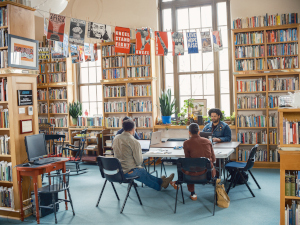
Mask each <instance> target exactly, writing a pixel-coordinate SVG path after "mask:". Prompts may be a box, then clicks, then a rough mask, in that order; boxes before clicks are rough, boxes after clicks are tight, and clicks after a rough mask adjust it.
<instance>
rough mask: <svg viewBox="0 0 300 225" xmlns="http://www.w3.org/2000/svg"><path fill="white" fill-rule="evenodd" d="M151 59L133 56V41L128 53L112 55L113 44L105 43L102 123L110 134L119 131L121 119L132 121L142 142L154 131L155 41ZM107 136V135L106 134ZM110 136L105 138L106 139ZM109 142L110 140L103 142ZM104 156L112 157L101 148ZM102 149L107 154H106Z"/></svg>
mask: <svg viewBox="0 0 300 225" xmlns="http://www.w3.org/2000/svg"><path fill="white" fill-rule="evenodd" d="M150 43H151V51H150V55H137V54H135V40H131V43H130V53H129V54H121V53H120V54H119V53H115V45H114V44H115V43H114V42H106V43H102V44H101V45H100V47H101V49H102V57H101V60H102V69H103V72H102V75H103V77H102V81H101V83H102V84H103V120H104V126H105V129H106V130H109V131H110V134H113V132H114V131H117V130H118V129H121V127H122V119H123V118H124V117H125V116H129V117H131V118H132V119H133V120H134V121H135V124H136V132H137V133H138V135H139V136H140V137H141V138H142V139H150V137H151V133H152V132H153V130H154V120H155V118H156V115H157V111H156V107H154V106H155V105H156V101H157V99H156V98H157V96H156V75H155V55H154V53H155V52H154V40H152V39H151V42H150ZM106 132H107V131H106ZM110 134H107V133H106V135H108V137H109V138H111V136H109V135H110ZM105 141H108V142H109V140H106V139H105ZM103 148H104V149H103V150H104V155H109V156H111V155H113V153H112V152H111V151H112V150H111V149H110V146H103ZM105 148H107V150H109V151H110V152H107V154H105Z"/></svg>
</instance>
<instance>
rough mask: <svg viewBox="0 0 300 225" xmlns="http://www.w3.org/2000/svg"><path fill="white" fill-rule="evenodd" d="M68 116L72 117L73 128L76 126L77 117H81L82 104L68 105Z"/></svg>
mask: <svg viewBox="0 0 300 225" xmlns="http://www.w3.org/2000/svg"><path fill="white" fill-rule="evenodd" d="M69 114H70V116H72V123H73V126H76V125H77V119H78V116H81V115H82V104H81V103H80V102H78V101H77V102H73V103H69Z"/></svg>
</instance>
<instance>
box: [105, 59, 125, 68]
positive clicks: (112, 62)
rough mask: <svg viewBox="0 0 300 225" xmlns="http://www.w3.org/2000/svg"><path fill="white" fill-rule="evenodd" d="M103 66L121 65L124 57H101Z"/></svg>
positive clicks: (123, 62)
mask: <svg viewBox="0 0 300 225" xmlns="http://www.w3.org/2000/svg"><path fill="white" fill-rule="evenodd" d="M102 65H103V68H104V69H105V68H110V67H122V66H125V58H124V57H111V58H104V59H103V64H102Z"/></svg>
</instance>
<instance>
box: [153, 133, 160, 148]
mask: <svg viewBox="0 0 300 225" xmlns="http://www.w3.org/2000/svg"><path fill="white" fill-rule="evenodd" d="M160 143H161V132H160V131H156V132H153V133H152V136H151V145H156V144H160Z"/></svg>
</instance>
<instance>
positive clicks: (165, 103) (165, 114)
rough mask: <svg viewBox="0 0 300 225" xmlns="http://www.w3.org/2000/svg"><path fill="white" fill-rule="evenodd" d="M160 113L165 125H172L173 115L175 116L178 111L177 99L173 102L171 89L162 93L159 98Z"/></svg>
mask: <svg viewBox="0 0 300 225" xmlns="http://www.w3.org/2000/svg"><path fill="white" fill-rule="evenodd" d="M159 103H160V111H161V115H162V123H163V124H171V115H172V114H174V113H175V112H176V111H177V109H175V98H174V99H173V101H172V100H171V89H168V90H167V91H165V92H163V91H162V93H161V96H160V98H159Z"/></svg>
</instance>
